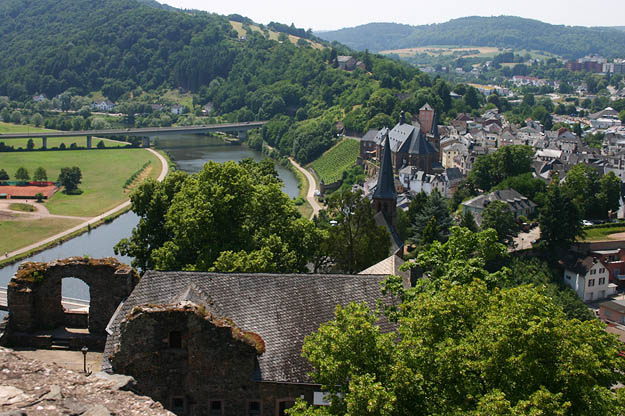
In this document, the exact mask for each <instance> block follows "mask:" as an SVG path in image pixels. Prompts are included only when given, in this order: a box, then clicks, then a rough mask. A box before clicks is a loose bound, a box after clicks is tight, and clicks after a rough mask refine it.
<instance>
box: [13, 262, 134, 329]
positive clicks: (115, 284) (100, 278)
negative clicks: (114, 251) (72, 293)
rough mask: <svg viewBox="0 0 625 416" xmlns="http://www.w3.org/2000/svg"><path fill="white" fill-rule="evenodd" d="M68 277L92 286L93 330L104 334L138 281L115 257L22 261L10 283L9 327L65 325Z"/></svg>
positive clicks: (90, 317)
mask: <svg viewBox="0 0 625 416" xmlns="http://www.w3.org/2000/svg"><path fill="white" fill-rule="evenodd" d="M66 277H74V278H76V279H79V280H82V281H83V282H84V283H86V284H87V286H89V293H90V298H91V299H90V305H89V333H91V334H104V332H105V329H106V326H107V324H108V322H109V320H110V319H111V317H112V316H113V314H114V313H115V310H116V309H117V306H118V305H119V304H120V302H121V301H122V300H124V299H125V298H126V297H128V296H129V295H130V292H132V289H133V288H134V287H135V285H136V284H137V283H138V281H139V275H138V274H137V272H136V271H135V270H134V269H132V268H131V267H130V266H127V265H125V264H123V263H120V262H119V261H118V260H117V259H115V258H112V257H111V258H103V259H90V258H87V257H85V258H83V257H70V258H67V259H63V260H56V261H52V262H49V263H35V262H26V263H23V264H22V265H20V267H19V269H18V270H17V272H16V273H15V275H14V276H13V278H12V279H11V282H10V283H9V287H8V309H9V329H10V330H11V331H18V332H34V331H38V330H44V329H54V328H57V327H59V326H63V325H65V324H66V319H67V318H66V312H65V310H64V308H63V305H62V304H61V281H62V280H63V279H64V278H66Z"/></svg>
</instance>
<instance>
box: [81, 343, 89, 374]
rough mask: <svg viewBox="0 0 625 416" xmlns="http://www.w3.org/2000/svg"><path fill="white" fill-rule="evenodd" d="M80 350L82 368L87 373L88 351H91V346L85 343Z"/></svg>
mask: <svg viewBox="0 0 625 416" xmlns="http://www.w3.org/2000/svg"><path fill="white" fill-rule="evenodd" d="M80 352H82V369H83V371H84V372H85V374H87V353H88V352H89V348H87V346H86V345H85V346H84V347H82V348H81V350H80Z"/></svg>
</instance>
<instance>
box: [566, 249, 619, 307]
mask: <svg viewBox="0 0 625 416" xmlns="http://www.w3.org/2000/svg"><path fill="white" fill-rule="evenodd" d="M563 280H564V283H565V284H567V285H568V286H570V287H571V288H572V289H573V290H574V291H575V292H577V296H579V297H580V298H581V299H582V300H583V301H584V302H593V301H596V300H601V299H605V298H606V297H608V296H611V295H614V294H615V293H616V285H615V284H614V283H610V273H609V271H608V268H607V267H606V265H605V264H603V263H602V262H601V260H599V259H597V258H596V257H592V256H587V257H586V258H583V259H582V258H578V259H577V260H575V261H574V262H570V263H569V264H567V265H566V266H565V270H564V277H563Z"/></svg>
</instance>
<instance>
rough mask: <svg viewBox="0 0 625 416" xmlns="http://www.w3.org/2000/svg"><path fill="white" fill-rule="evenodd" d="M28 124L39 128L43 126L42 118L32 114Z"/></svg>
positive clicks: (37, 114) (39, 115)
mask: <svg viewBox="0 0 625 416" xmlns="http://www.w3.org/2000/svg"><path fill="white" fill-rule="evenodd" d="M30 122H31V123H33V125H35V126H36V127H41V126H42V125H43V116H42V115H41V114H39V113H35V114H33V116H32V117H31V118H30Z"/></svg>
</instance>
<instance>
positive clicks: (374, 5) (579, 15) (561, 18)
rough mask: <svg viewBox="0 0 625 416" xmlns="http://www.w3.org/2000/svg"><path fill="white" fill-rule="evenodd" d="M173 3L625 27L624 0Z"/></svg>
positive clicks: (335, 25) (322, 17)
mask: <svg viewBox="0 0 625 416" xmlns="http://www.w3.org/2000/svg"><path fill="white" fill-rule="evenodd" d="M157 1H159V2H160V3H166V4H169V5H171V6H174V7H179V8H184V9H198V10H205V11H209V12H212V13H217V14H223V15H228V14H235V13H236V14H240V15H242V16H246V17H249V18H251V19H252V20H253V21H255V22H257V23H263V24H267V23H269V22H271V21H276V22H279V23H285V24H291V23H294V24H295V26H296V27H298V28H304V29H313V30H335V29H341V28H344V27H353V26H358V25H362V24H366V23H371V22H394V23H405V24H410V25H423V24H431V23H442V22H446V21H448V20H450V19H453V18H458V17H465V16H499V15H510V16H520V17H526V18H531V19H537V20H541V21H543V22H547V23H551V24H558V25H561V24H562V25H569V26H625V2H624V1H623V0H594V1H591V2H589V1H587V0H464V1H463V0H433V1H428V2H426V1H423V0H412V1H406V0H386V1H380V0H313V1H301V0H300V1H297V0H290V1H288V0H261V1H259V0H235V1H232V0H230V1H223V0H221V1H215V0H157Z"/></svg>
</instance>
